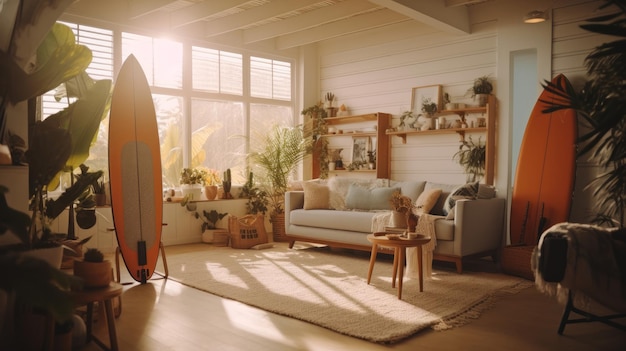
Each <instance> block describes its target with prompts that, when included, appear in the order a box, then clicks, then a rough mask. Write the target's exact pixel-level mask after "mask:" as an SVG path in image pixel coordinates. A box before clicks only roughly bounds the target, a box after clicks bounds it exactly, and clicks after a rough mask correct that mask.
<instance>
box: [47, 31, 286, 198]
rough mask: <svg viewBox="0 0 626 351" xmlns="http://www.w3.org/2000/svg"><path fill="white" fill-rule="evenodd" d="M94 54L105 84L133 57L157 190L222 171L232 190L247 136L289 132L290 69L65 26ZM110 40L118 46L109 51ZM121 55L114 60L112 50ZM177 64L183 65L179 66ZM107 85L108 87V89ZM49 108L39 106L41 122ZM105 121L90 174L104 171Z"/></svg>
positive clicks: (96, 73)
mask: <svg viewBox="0 0 626 351" xmlns="http://www.w3.org/2000/svg"><path fill="white" fill-rule="evenodd" d="M65 24H67V25H68V26H70V27H71V28H72V29H73V30H74V32H75V33H77V40H78V42H79V43H81V44H85V45H87V46H88V47H89V48H90V49H91V50H92V51H93V52H94V60H93V62H92V64H91V65H90V67H89V69H88V73H89V75H90V76H91V77H92V78H94V79H103V78H107V79H113V76H114V73H113V67H121V65H122V62H116V61H115V58H119V59H121V60H122V61H123V60H124V59H125V58H126V57H128V56H129V55H130V54H133V55H134V56H135V57H136V58H137V60H138V61H139V63H140V65H141V67H142V69H143V70H144V72H145V74H146V78H147V80H148V83H149V84H150V86H151V90H152V94H153V100H154V105H155V110H156V115H157V123H158V126H159V138H160V142H161V163H162V168H163V186H164V188H172V187H177V186H178V185H179V174H180V170H181V168H182V167H196V166H205V167H207V168H211V169H215V170H216V171H218V172H219V173H220V174H221V173H222V172H223V171H225V170H226V169H228V168H230V169H231V173H232V175H233V182H234V183H235V184H237V183H239V184H242V183H244V182H245V180H246V172H247V167H246V157H245V156H246V154H247V153H248V152H249V150H250V149H251V147H253V146H254V144H255V143H254V139H255V136H254V135H255V134H258V133H263V132H265V131H267V130H268V129H269V128H270V127H271V126H272V125H274V124H282V125H293V124H294V122H295V118H294V113H293V103H292V101H291V96H292V91H293V80H292V64H291V62H288V61H281V60H276V59H273V58H267V57H261V55H258V54H256V55H254V56H252V55H249V54H247V53H246V52H243V51H242V52H235V51H234V50H220V49H218V48H212V47H208V46H207V47H205V46H200V45H186V43H184V42H181V41H176V40H170V39H164V38H157V37H150V36H146V35H140V34H136V33H131V32H120V34H119V36H115V35H114V34H115V32H114V31H113V30H108V29H99V28H94V27H88V26H83V25H78V24H71V23H65ZM114 38H120V40H121V42H120V43H119V44H118V45H115V44H116V43H115V42H114V40H115V39H114ZM117 47H119V48H121V52H120V53H117V54H116V53H115V52H114V48H117ZM184 62H190V63H191V65H190V66H185V65H184ZM113 83H114V84H115V81H114V82H113ZM246 84H247V86H246ZM66 105H67V104H66V103H65V104H59V105H57V103H56V101H54V98H53V95H52V94H50V95H47V96H46V98H45V99H44V101H43V104H42V106H43V111H44V112H43V115H44V116H47V115H49V114H51V113H53V112H55V111H57V110H59V109H61V108H63V107H65V106H66ZM107 140H108V119H107V120H105V121H103V124H102V126H101V133H100V134H99V135H98V141H97V143H96V144H95V145H94V147H92V149H91V152H92V155H91V156H90V161H89V162H91V164H90V167H93V169H94V170H95V169H102V170H105V173H106V172H107V163H108V160H107V154H108V152H107V144H106V143H107Z"/></svg>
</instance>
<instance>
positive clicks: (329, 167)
mask: <svg viewBox="0 0 626 351" xmlns="http://www.w3.org/2000/svg"><path fill="white" fill-rule="evenodd" d="M336 166H337V165H336V164H335V162H328V170H329V171H334V170H335V167H336Z"/></svg>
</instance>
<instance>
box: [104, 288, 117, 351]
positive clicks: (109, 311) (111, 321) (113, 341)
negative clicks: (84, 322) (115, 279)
mask: <svg viewBox="0 0 626 351" xmlns="http://www.w3.org/2000/svg"><path fill="white" fill-rule="evenodd" d="M104 307H105V309H106V316H107V325H108V329H109V342H110V345H111V351H117V350H118V347H117V331H116V330H115V315H114V313H113V303H112V300H111V299H108V300H105V301H104Z"/></svg>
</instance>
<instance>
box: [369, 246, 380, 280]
mask: <svg viewBox="0 0 626 351" xmlns="http://www.w3.org/2000/svg"><path fill="white" fill-rule="evenodd" d="M377 253H378V244H372V254H371V256H370V266H369V269H368V270H367V284H368V285H369V283H370V280H371V279H372V271H374V262H376V254H377Z"/></svg>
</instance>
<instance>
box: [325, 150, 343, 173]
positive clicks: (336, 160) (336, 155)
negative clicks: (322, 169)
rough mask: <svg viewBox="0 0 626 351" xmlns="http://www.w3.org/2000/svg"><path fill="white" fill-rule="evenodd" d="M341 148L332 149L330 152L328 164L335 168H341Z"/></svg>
mask: <svg viewBox="0 0 626 351" xmlns="http://www.w3.org/2000/svg"><path fill="white" fill-rule="evenodd" d="M341 151H343V149H341V148H340V149H333V150H332V152H331V153H330V163H329V164H328V165H329V166H333V167H334V168H335V169H343V157H342V156H341Z"/></svg>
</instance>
